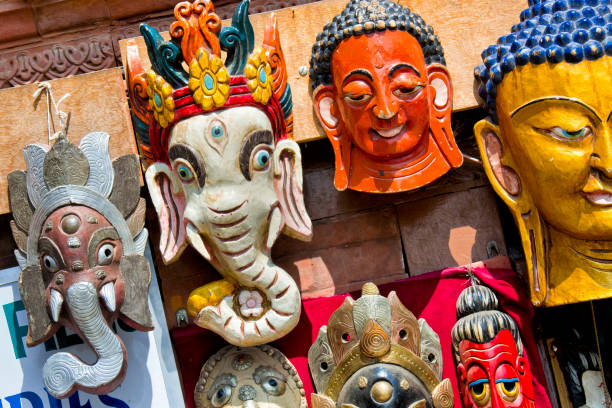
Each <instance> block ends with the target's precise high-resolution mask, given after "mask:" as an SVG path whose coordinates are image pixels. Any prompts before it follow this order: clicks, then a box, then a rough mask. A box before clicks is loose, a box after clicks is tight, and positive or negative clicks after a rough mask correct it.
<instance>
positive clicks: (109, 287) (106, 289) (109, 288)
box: [100, 282, 116, 312]
mask: <svg viewBox="0 0 612 408" xmlns="http://www.w3.org/2000/svg"><path fill="white" fill-rule="evenodd" d="M100 295H101V296H102V299H104V303H105V304H106V307H107V308H108V310H110V311H111V312H114V311H115V307H116V304H115V284H114V283H113V282H109V283H107V284H106V285H104V286H102V289H100Z"/></svg>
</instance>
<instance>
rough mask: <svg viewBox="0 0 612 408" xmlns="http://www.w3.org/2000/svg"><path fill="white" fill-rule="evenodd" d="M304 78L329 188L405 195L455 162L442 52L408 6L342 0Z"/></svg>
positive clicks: (449, 95)
mask: <svg viewBox="0 0 612 408" xmlns="http://www.w3.org/2000/svg"><path fill="white" fill-rule="evenodd" d="M424 50H425V51H424ZM311 79H312V84H313V89H314V92H313V99H314V104H315V110H316V112H317V114H318V117H319V121H320V123H321V125H322V126H323V128H324V130H325V132H326V133H327V135H328V137H329V139H330V141H331V143H332V146H333V148H334V153H335V155H336V175H335V185H336V188H337V189H339V190H344V189H346V188H350V189H353V190H359V191H366V192H376V193H393V192H398V191H406V190H411V189H415V188H418V187H421V186H423V185H425V184H428V183H430V182H432V181H434V180H436V179H437V178H438V177H440V176H442V175H443V174H445V173H446V172H447V171H448V170H449V169H450V168H451V167H458V166H460V165H461V163H462V160H463V159H462V155H461V152H460V151H459V149H458V148H457V146H456V144H455V141H454V138H453V134H452V130H451V128H450V113H451V102H452V86H451V83H450V78H449V75H448V71H447V70H446V67H445V66H444V55H443V52H442V47H441V46H440V44H439V42H438V39H437V37H436V36H435V34H434V33H433V29H432V28H431V27H430V26H427V25H425V23H424V22H423V20H422V19H421V18H420V17H419V16H417V15H415V14H413V13H411V12H410V11H409V10H408V9H405V8H403V7H401V6H399V5H398V4H395V3H392V2H390V1H386V0H382V1H373V2H365V1H361V0H353V1H351V2H349V4H348V5H347V7H346V9H345V10H344V11H343V12H342V13H341V14H340V15H339V16H338V18H336V19H334V22H333V23H331V24H328V25H327V26H325V28H324V31H323V32H322V33H321V34H320V35H319V37H318V41H317V43H316V44H315V45H314V47H313V55H312V59H311Z"/></svg>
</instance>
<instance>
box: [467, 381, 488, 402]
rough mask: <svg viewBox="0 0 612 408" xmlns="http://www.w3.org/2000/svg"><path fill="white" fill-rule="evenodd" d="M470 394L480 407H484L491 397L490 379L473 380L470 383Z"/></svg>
mask: <svg viewBox="0 0 612 408" xmlns="http://www.w3.org/2000/svg"><path fill="white" fill-rule="evenodd" d="M469 388H470V395H471V396H472V399H473V400H474V402H475V403H476V405H478V406H480V407H484V406H485V405H487V404H488V403H489V400H490V399H491V387H490V384H489V380H487V379H482V380H477V381H473V382H471V383H470V385H469Z"/></svg>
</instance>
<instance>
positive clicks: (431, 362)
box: [308, 283, 454, 408]
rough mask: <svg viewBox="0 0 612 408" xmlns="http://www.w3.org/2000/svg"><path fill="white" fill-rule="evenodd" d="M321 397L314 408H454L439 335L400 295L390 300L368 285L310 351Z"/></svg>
mask: <svg viewBox="0 0 612 408" xmlns="http://www.w3.org/2000/svg"><path fill="white" fill-rule="evenodd" d="M308 365H309V367H310V372H311V374H312V377H313V380H314V384H315V389H316V390H317V393H316V394H312V399H311V402H312V406H313V408H321V407H324V408H332V407H343V408H368V407H374V406H385V407H390V408H391V407H393V408H405V407H409V408H423V407H434V408H441V407H448V408H450V407H452V406H453V404H454V401H453V391H452V388H451V384H450V381H449V380H448V379H445V380H441V376H442V350H441V348H440V339H439V337H438V335H437V334H436V333H435V332H434V331H433V330H432V329H431V327H429V325H428V324H427V322H426V321H425V320H423V319H419V320H417V319H416V318H415V317H414V315H413V314H412V313H411V312H410V311H409V310H408V309H406V308H405V307H404V305H403V304H402V303H401V302H400V300H399V299H398V297H397V295H396V294H395V292H391V293H390V294H389V296H388V297H387V298H385V297H383V296H380V295H379V294H378V288H377V287H376V286H375V285H374V284H372V283H367V284H365V285H364V287H363V289H362V296H361V298H359V299H358V300H356V301H353V299H351V298H350V297H349V298H346V299H345V301H344V303H343V304H342V306H340V308H338V310H336V311H335V312H334V314H333V315H332V316H331V318H330V319H329V323H328V325H327V326H323V327H322V328H321V330H320V331H319V335H318V337H317V340H316V342H315V343H314V344H313V345H312V347H311V348H310V350H309V352H308Z"/></svg>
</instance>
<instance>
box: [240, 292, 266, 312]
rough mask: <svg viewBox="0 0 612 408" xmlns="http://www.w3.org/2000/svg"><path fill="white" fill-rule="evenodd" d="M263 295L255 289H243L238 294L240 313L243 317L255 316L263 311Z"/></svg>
mask: <svg viewBox="0 0 612 408" xmlns="http://www.w3.org/2000/svg"><path fill="white" fill-rule="evenodd" d="M262 302H263V297H262V296H261V294H260V293H259V292H258V291H256V290H253V291H250V290H243V291H241V292H240V294H239V295H238V303H239V304H240V314H242V315H243V316H244V317H257V316H259V315H261V314H262V313H263V306H262Z"/></svg>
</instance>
